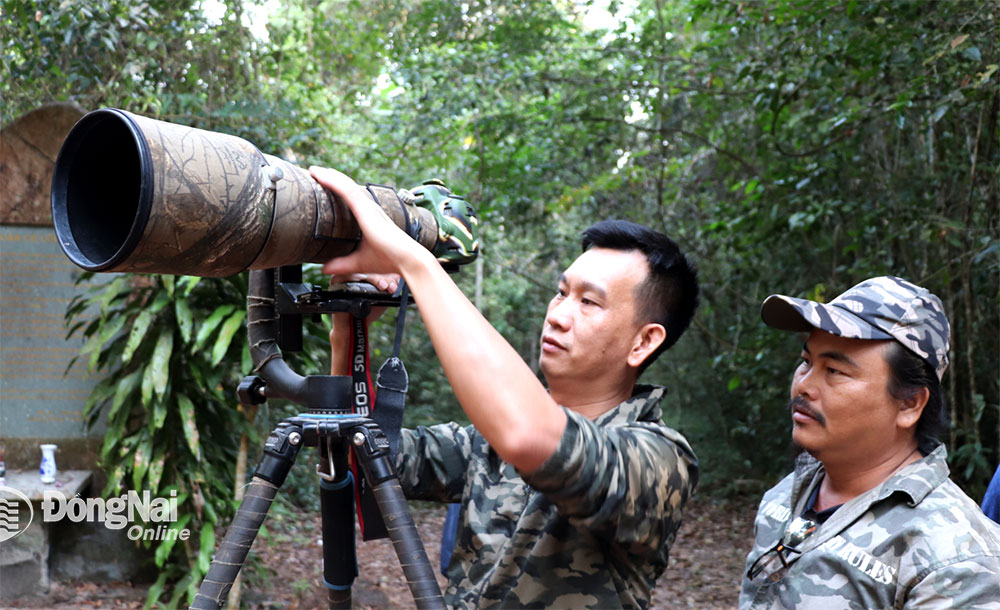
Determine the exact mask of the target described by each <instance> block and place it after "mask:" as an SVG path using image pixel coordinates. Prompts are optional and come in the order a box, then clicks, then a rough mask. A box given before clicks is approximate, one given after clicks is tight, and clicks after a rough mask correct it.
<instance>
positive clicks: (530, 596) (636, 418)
mask: <svg viewBox="0 0 1000 610" xmlns="http://www.w3.org/2000/svg"><path fill="white" fill-rule="evenodd" d="M664 392H665V390H664V389H663V388H652V387H637V388H636V393H635V394H634V395H633V397H632V398H630V399H629V400H627V401H625V402H623V403H621V404H620V405H618V406H616V407H615V408H613V409H611V410H610V411H608V412H607V413H604V414H603V415H601V416H600V417H598V418H597V419H596V420H595V421H590V420H589V419H587V418H586V417H583V416H582V415H579V414H577V413H575V412H573V411H570V410H567V411H566V415H567V424H566V431H565V432H564V433H563V437H562V440H561V441H560V444H559V446H558V448H557V449H556V452H555V453H554V454H553V455H552V456H551V457H550V458H549V459H548V460H546V462H545V463H544V464H542V466H541V467H540V468H539V470H537V471H536V472H533V473H531V474H530V475H526V476H524V477H522V476H521V475H520V474H519V473H518V472H517V471H516V470H515V469H514V467H513V466H511V465H510V464H507V463H505V462H503V461H502V460H500V458H499V457H498V456H497V454H496V452H495V451H493V450H492V449H491V448H490V447H489V445H488V444H487V443H486V441H485V439H483V437H482V435H481V434H479V433H478V432H477V431H476V430H475V428H473V427H471V426H469V427H464V428H463V427H461V426H459V425H457V424H454V423H451V424H441V425H438V426H433V427H430V428H418V429H417V430H403V436H402V439H401V441H400V450H399V454H398V456H397V460H396V466H397V469H398V471H399V479H400V483H401V485H402V487H403V490H404V491H405V492H406V494H407V496H408V497H410V498H418V499H426V500H438V501H443V502H459V501H460V502H462V515H461V520H460V523H461V525H460V527H459V532H458V537H457V540H456V544H455V551H454V553H453V555H452V559H451V563H450V565H449V567H448V572H447V575H448V582H449V586H448V589H447V592H446V594H445V598H446V601H447V602H448V603H449V605H451V606H455V607H460V608H478V607H491V608H492V607H501V608H615V607H624V608H645V607H646V606H647V605H648V603H649V597H650V594H651V591H652V588H653V584H654V582H655V581H656V578H657V577H658V576H659V575H660V574H661V573H662V572H663V570H664V569H665V568H666V566H667V555H668V551H669V549H670V544H671V543H672V542H673V540H674V536H675V534H676V533H677V528H678V527H679V526H680V522H681V511H682V509H683V507H684V503H685V502H686V501H687V499H688V497H689V496H690V495H691V493H692V491H693V490H694V487H695V484H696V483H697V478H698V466H697V460H696V458H695V455H694V453H693V452H692V451H691V448H690V447H689V446H688V443H687V441H686V440H685V439H684V437H683V436H681V435H680V434H679V433H678V432H676V431H674V430H672V429H670V428H668V427H667V426H665V425H663V423H662V422H661V421H660V416H661V413H660V409H659V407H658V403H659V401H660V399H661V398H662V397H663V394H664Z"/></svg>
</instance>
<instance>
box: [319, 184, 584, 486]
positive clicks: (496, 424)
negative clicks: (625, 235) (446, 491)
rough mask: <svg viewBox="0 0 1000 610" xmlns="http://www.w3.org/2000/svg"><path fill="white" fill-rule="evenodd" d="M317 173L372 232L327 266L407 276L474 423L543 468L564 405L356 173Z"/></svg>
mask: <svg viewBox="0 0 1000 610" xmlns="http://www.w3.org/2000/svg"><path fill="white" fill-rule="evenodd" d="M311 172H312V175H313V177H314V178H315V179H316V180H317V181H318V182H319V183H320V184H322V185H323V186H325V187H326V188H328V189H330V190H331V191H333V192H334V193H335V194H337V195H338V196H339V197H341V198H342V199H343V200H344V201H345V203H346V204H347V205H348V206H349V207H350V208H351V211H352V212H353V213H354V216H355V218H356V219H357V221H358V225H359V226H360V227H361V231H362V233H363V235H364V238H363V239H362V240H361V243H360V244H359V246H358V248H357V249H355V251H354V252H352V253H351V254H349V255H347V256H344V257H340V258H336V259H333V260H331V261H329V262H328V263H327V264H326V265H324V267H323V271H324V272H325V273H328V274H331V275H349V274H352V273H397V274H399V275H401V276H402V277H403V278H404V279H405V280H406V283H407V285H408V286H409V288H410V291H411V292H412V294H413V297H414V299H415V300H416V302H417V303H418V305H419V307H420V315H421V317H422V318H423V321H424V324H425V325H426V327H427V332H428V334H429V335H430V339H431V343H433V345H434V349H435V351H436V352H437V355H438V358H439V359H440V360H441V364H442V366H443V368H444V372H445V375H446V376H447V377H448V381H449V383H450V384H451V387H452V389H453V390H454V392H455V396H456V397H457V398H458V401H459V403H460V404H461V405H462V408H463V409H464V410H465V413H466V415H468V416H469V420H470V421H471V422H472V425H474V426H475V427H476V429H477V430H479V432H480V433H481V434H482V435H483V437H484V438H485V439H486V441H487V442H488V443H489V444H490V446H491V447H493V449H494V450H495V451H496V452H497V454H498V455H499V456H500V457H501V458H502V459H503V460H504V461H506V462H508V463H510V464H512V465H513V466H514V467H515V468H517V469H518V470H519V471H521V472H524V473H530V472H533V471H534V470H536V469H537V468H538V467H539V466H541V465H542V463H543V462H545V460H546V459H548V458H549V457H550V456H551V455H552V454H553V453H555V450H556V448H557V447H558V445H559V441H560V439H561V438H562V434H563V431H564V430H565V427H566V414H565V413H564V412H563V410H562V409H561V408H560V407H559V405H557V404H556V403H555V401H554V400H552V398H551V397H550V396H549V393H548V392H547V391H546V390H545V388H544V387H543V386H542V384H541V382H539V381H538V379H537V378H536V377H535V375H534V373H533V372H532V371H531V369H530V368H528V366H527V365H526V364H525V363H524V361H523V360H522V359H521V356H520V355H519V354H518V353H517V352H516V351H515V350H514V348H513V347H511V346H510V345H509V344H508V343H507V341H506V340H505V339H504V338H503V336H502V335H500V333H498V332H497V331H496V329H494V328H493V326H492V325H490V323H489V322H488V321H487V320H486V318H484V317H483V316H482V314H480V313H479V311H478V310H477V309H476V308H475V306H474V305H473V304H472V303H471V302H470V301H469V299H468V298H466V296H465V295H464V294H463V293H462V291H461V290H460V289H459V288H458V286H456V285H455V283H454V282H453V281H452V280H451V278H450V277H448V274H447V273H446V272H445V271H444V269H442V268H441V265H440V264H439V263H438V261H437V259H435V257H434V255H433V254H431V252H430V251H428V250H426V249H424V248H423V247H422V246H420V244H418V243H417V242H415V241H414V240H412V239H410V238H409V237H408V236H407V235H406V234H405V233H404V232H403V231H402V230H401V229H400V228H399V227H397V226H396V225H395V224H393V223H392V221H391V220H389V218H388V216H386V215H385V213H384V212H383V211H382V210H381V208H379V207H378V205H377V204H376V203H375V202H374V201H373V200H372V198H371V197H370V196H369V195H368V194H367V193H366V192H365V190H364V189H363V188H362V187H361V186H360V185H358V184H356V183H355V182H354V181H353V180H351V179H350V178H349V177H347V176H345V175H344V174H342V173H340V172H338V171H336V170H331V169H325V168H318V167H313V168H311Z"/></svg>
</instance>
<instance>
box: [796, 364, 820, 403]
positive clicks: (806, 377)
mask: <svg viewBox="0 0 1000 610" xmlns="http://www.w3.org/2000/svg"><path fill="white" fill-rule="evenodd" d="M814 380H815V369H814V368H809V369H806V370H804V371H803V370H798V371H796V372H795V375H794V377H792V396H793V397H794V396H799V395H802V396H805V397H806V398H809V399H814V398H815V395H814V392H815V390H816V384H815V383H814Z"/></svg>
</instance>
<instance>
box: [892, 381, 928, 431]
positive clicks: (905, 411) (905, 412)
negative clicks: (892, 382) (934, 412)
mask: <svg viewBox="0 0 1000 610" xmlns="http://www.w3.org/2000/svg"><path fill="white" fill-rule="evenodd" d="M930 397H931V391H930V389H928V388H927V387H922V388H920V389H919V390H917V391H916V392H915V393H914V394H913V396H911V397H909V398H907V399H906V400H901V401H899V413H898V414H896V425H897V426H899V427H900V428H904V429H906V428H914V429H916V426H917V422H918V421H920V416H921V415H922V414H923V412H924V407H926V406H927V401H928V400H929V399H930Z"/></svg>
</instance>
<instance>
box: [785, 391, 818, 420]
mask: <svg viewBox="0 0 1000 610" xmlns="http://www.w3.org/2000/svg"><path fill="white" fill-rule="evenodd" d="M796 410H799V411H802V412H803V413H805V414H806V415H808V416H809V417H812V418H813V419H815V420H816V421H817V422H819V425H821V426H823V427H824V428H825V427H826V418H825V417H823V414H822V413H820V412H819V411H817V410H816V409H813V408H812V405H810V404H809V402H808V401H806V399H805V397H804V396H802V395H801V394H800V395H798V396H796V397H795V398H793V399H791V400H790V401H788V412H789V413H793V412H795V411H796Z"/></svg>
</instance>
